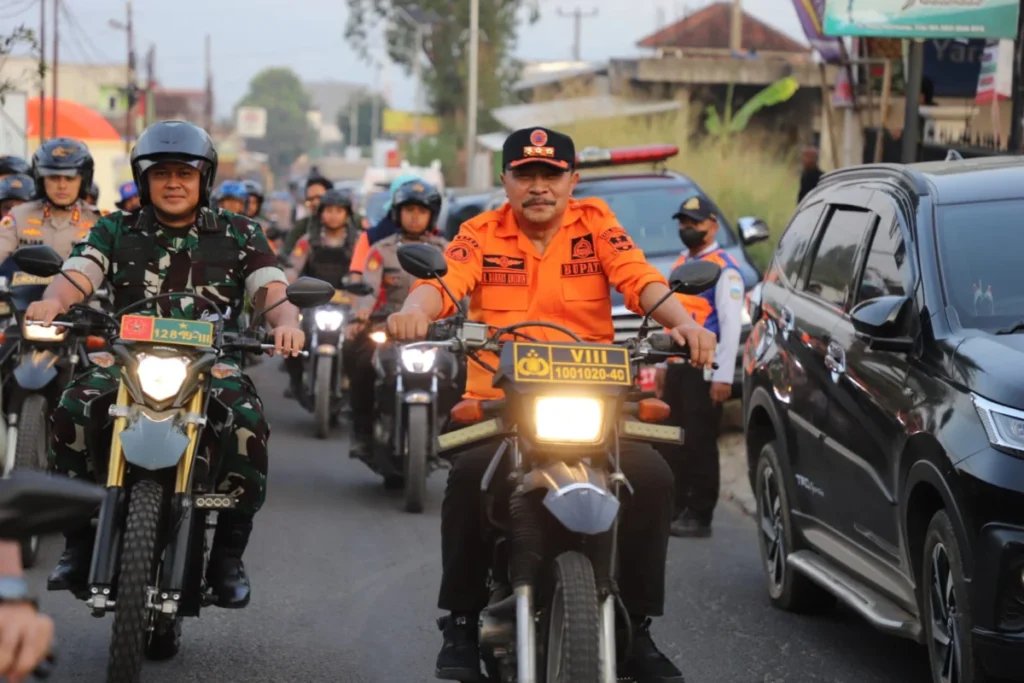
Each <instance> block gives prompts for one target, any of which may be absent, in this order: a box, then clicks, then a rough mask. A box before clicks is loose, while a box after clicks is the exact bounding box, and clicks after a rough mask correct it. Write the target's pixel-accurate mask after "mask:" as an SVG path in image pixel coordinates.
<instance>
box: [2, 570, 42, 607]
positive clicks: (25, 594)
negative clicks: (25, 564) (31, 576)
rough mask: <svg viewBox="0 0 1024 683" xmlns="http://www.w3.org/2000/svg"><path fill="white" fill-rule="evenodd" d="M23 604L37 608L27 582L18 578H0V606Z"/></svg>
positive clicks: (36, 602)
mask: <svg viewBox="0 0 1024 683" xmlns="http://www.w3.org/2000/svg"><path fill="white" fill-rule="evenodd" d="M23 602H27V603H28V604H30V605H32V606H33V607H38V606H39V603H38V601H37V600H36V597H35V596H34V595H33V594H32V591H31V590H30V589H29V587H28V582H27V581H25V579H23V578H21V577H20V576H0V605H7V604H11V603H23Z"/></svg>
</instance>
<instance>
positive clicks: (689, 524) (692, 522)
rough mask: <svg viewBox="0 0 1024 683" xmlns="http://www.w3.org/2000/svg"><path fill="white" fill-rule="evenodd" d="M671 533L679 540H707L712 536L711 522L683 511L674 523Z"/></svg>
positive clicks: (704, 517)
mask: <svg viewBox="0 0 1024 683" xmlns="http://www.w3.org/2000/svg"><path fill="white" fill-rule="evenodd" d="M670 533H671V534H672V535H673V536H675V537H677V538H707V537H709V536H710V535H711V520H710V519H708V518H707V517H706V516H700V515H695V514H693V513H692V512H690V511H689V510H683V512H682V514H680V515H679V516H678V517H676V518H675V520H674V521H673V522H672V527H671V530H670Z"/></svg>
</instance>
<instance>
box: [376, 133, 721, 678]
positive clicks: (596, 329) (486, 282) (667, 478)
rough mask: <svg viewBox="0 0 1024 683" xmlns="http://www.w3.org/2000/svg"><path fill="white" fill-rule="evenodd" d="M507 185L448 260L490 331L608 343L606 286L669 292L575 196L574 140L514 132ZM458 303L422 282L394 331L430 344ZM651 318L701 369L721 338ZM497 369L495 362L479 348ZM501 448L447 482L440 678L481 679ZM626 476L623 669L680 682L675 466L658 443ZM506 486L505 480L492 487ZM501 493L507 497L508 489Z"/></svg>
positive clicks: (649, 301) (476, 389) (676, 306)
mask: <svg viewBox="0 0 1024 683" xmlns="http://www.w3.org/2000/svg"><path fill="white" fill-rule="evenodd" d="M502 161H503V167H504V169H505V170H504V173H503V174H502V182H503V184H504V186H505V192H506V193H507V195H508V198H509V202H508V204H506V205H505V206H503V207H502V208H500V209H498V210H496V211H488V212H486V213H483V214H481V215H479V216H477V217H475V218H473V219H472V220H470V221H468V222H466V223H464V224H463V225H462V228H461V229H460V230H459V234H458V235H457V236H456V238H455V239H454V240H453V241H452V244H451V246H449V247H448V249H447V251H446V252H445V256H446V258H447V261H448V274H447V275H446V276H445V282H446V283H447V285H448V286H449V287H450V288H451V290H452V292H453V293H454V295H455V297H456V298H459V299H461V298H463V297H465V296H469V297H470V306H469V309H470V318H471V319H473V320H474V321H478V322H485V323H488V324H491V325H495V326H499V327H501V326H506V325H509V324H511V323H516V322H522V321H526V320H543V321H546V322H552V323H558V324H560V325H564V326H565V327H568V328H569V329H571V330H573V331H574V332H576V333H577V334H579V335H580V336H581V337H582V338H583V339H585V340H587V341H591V342H599V343H611V342H612V340H613V339H614V329H613V326H612V316H611V297H610V287H609V285H614V286H615V287H616V288H617V289H618V290H619V291H620V292H622V294H623V295H624V296H625V298H626V305H627V306H628V307H629V308H631V309H632V310H633V311H635V312H637V313H641V312H643V311H646V310H649V309H650V308H651V307H653V306H654V305H655V304H656V303H657V302H658V300H659V299H660V298H661V297H662V296H663V295H664V294H665V293H666V292H668V287H667V285H666V283H665V278H664V277H662V275H661V274H660V273H659V272H658V270H657V269H655V268H654V267H652V266H650V265H649V264H648V263H647V262H646V260H645V259H644V255H643V252H641V251H640V249H638V248H637V247H636V245H635V244H634V243H633V241H632V239H630V237H629V235H628V234H627V233H626V231H625V230H624V229H623V228H622V226H620V225H619V223H618V220H617V219H616V217H615V214H613V213H612V211H611V209H609V208H608V205H607V204H606V203H605V202H604V201H602V200H600V199H585V200H582V201H576V200H574V199H572V191H573V188H574V187H575V186H576V182H577V181H578V179H579V176H578V174H577V173H576V172H575V170H574V164H575V162H576V150H575V145H574V144H573V141H572V138H570V137H568V136H566V135H563V134H561V133H557V132H555V131H551V130H547V129H544V128H527V129H523V130H519V131H516V132H515V133H512V134H511V135H510V136H509V137H508V139H507V140H506V141H505V145H504V149H503V151H502ZM454 311H455V307H454V305H453V304H452V302H451V301H449V300H447V299H446V298H443V296H442V293H441V288H440V286H439V285H438V284H437V283H436V282H426V281H420V282H418V283H416V285H415V286H414V288H413V290H412V292H411V294H410V295H409V297H408V299H406V302H405V304H404V306H403V308H402V311H401V312H399V313H396V314H393V315H392V316H391V317H390V318H389V320H388V327H389V329H390V332H391V334H392V336H393V337H395V338H397V339H417V338H422V337H423V336H424V335H425V334H426V332H427V327H428V325H429V323H430V322H431V321H432V320H435V319H437V318H439V317H443V316H447V315H451V314H452V313H454ZM654 318H655V319H656V320H657V321H658V322H659V323H661V324H662V325H664V326H665V327H667V328H669V329H670V330H671V334H672V336H673V337H675V338H676V340H677V341H678V342H679V343H681V344H685V345H687V346H689V348H690V350H691V354H692V356H693V362H694V363H695V364H698V365H707V364H710V363H711V361H712V358H713V355H714V348H715V338H714V335H713V334H711V333H709V332H707V331H705V330H704V329H703V328H701V327H700V326H699V325H698V324H697V323H696V322H695V321H694V320H693V318H691V317H690V316H689V315H687V313H686V311H685V309H684V308H683V307H682V305H681V304H680V303H679V302H678V301H676V300H675V299H674V298H670V299H669V300H668V301H667V302H665V304H663V305H662V306H661V307H660V308H658V310H657V312H656V313H655V314H654ZM522 332H524V333H525V334H529V335H531V336H533V337H534V338H537V339H541V340H548V341H566V340H567V337H565V336H564V335H560V334H558V333H557V332H556V331H554V330H552V329H550V328H533V329H524V330H522ZM481 359H482V360H484V362H487V363H488V364H489V365H491V366H496V365H497V362H496V359H495V358H494V356H493V355H490V357H489V358H488V354H481ZM491 381H492V377H491V375H490V374H489V373H488V372H487V371H486V370H485V369H484V368H482V367H480V366H478V365H477V364H476V363H470V370H469V378H468V382H467V387H466V388H467V393H466V396H467V397H476V398H495V397H499V396H501V392H500V391H499V390H497V389H495V388H493V387H492V386H491ZM493 451H494V449H493V447H490V446H483V447H481V448H479V449H476V450H470V451H467V452H465V453H463V454H461V455H459V456H458V457H457V458H456V459H455V461H454V462H453V464H452V468H451V470H450V471H449V475H448V487H447V489H446V491H445V497H444V503H443V505H442V508H441V537H442V540H441V543H442V548H441V553H442V564H443V576H442V579H441V591H440V596H439V598H438V607H440V608H441V609H443V610H446V611H448V612H450V615H449V616H446V617H443V618H442V619H440V620H439V625H440V626H441V628H442V630H443V632H444V645H443V646H442V648H441V652H440V654H439V655H438V658H437V667H436V672H435V674H436V676H437V677H438V678H441V679H446V680H456V681H475V680H479V678H480V657H479V647H478V643H477V631H476V624H477V614H478V613H479V611H480V610H481V609H482V608H483V607H484V606H486V604H487V584H486V577H487V570H488V564H489V563H488V559H489V558H488V557H487V552H486V551H485V548H484V545H483V538H484V536H483V529H482V528H481V514H480V505H481V499H480V480H481V478H482V476H483V473H484V470H485V469H486V467H487V465H488V463H489V461H490V458H491V457H492V456H493ZM621 453H622V468H623V471H624V472H625V474H626V476H627V477H628V479H629V481H630V483H631V484H632V485H633V488H634V491H635V495H634V496H633V497H632V500H631V501H629V503H628V504H627V505H626V506H624V510H623V515H622V519H621V521H620V527H619V529H620V533H619V539H620V541H619V542H620V551H621V552H620V571H619V582H618V585H619V589H620V595H621V598H622V600H623V602H624V603H625V605H626V608H627V611H628V612H629V614H630V620H631V622H632V623H631V626H632V629H633V647H632V650H631V651H630V655H629V657H628V658H627V659H626V660H625V661H624V662H623V665H622V667H620V670H619V673H620V675H621V676H622V677H630V678H632V679H634V680H635V681H637V683H654V682H655V681H682V676H681V674H680V672H679V669H677V668H676V667H675V665H674V664H672V662H671V661H669V659H668V658H667V657H665V655H663V654H662V653H661V652H660V651H659V650H658V648H657V647H656V646H655V644H654V641H653V640H652V639H651V636H650V631H649V625H650V618H651V617H655V616H660V615H661V614H662V610H663V607H664V591H665V556H666V552H667V547H668V536H669V524H670V523H671V521H672V512H673V486H672V472H671V470H670V469H669V467H668V465H667V464H666V463H665V461H664V459H662V457H661V456H660V455H659V454H658V453H657V452H656V451H655V450H654V449H653V448H650V447H648V446H642V445H632V444H630V445H626V444H623V445H622V451H621ZM503 480H506V478H504V477H501V476H496V477H495V478H494V481H503ZM508 493H509V491H505V492H504V495H508Z"/></svg>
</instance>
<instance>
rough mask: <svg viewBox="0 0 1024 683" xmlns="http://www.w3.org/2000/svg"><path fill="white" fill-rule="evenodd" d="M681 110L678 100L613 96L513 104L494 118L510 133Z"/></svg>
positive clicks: (503, 108) (502, 109)
mask: <svg viewBox="0 0 1024 683" xmlns="http://www.w3.org/2000/svg"><path fill="white" fill-rule="evenodd" d="M679 108H680V103H679V102H678V101H676V100H671V101H666V102H637V101H632V100H627V99H625V98H623V97H615V96H614V95H597V96H594V97H576V98H572V99H567V100H552V101H550V102H537V103H534V104H513V105H511V106H508V107H501V108H499V109H494V110H492V111H491V116H492V117H493V118H494V120H495V121H497V122H498V123H500V124H501V125H502V126H504V127H505V128H506V129H508V130H518V129H520V128H527V127H529V126H547V127H554V126H563V125H566V124H569V123H575V122H577V121H589V120H592V119H609V118H615V117H619V116H640V115H645V114H660V113H663V112H669V111H673V110H676V109H679Z"/></svg>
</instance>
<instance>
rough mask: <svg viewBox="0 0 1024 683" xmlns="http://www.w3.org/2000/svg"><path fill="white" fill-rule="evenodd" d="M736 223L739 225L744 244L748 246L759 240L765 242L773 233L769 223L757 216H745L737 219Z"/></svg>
mask: <svg viewBox="0 0 1024 683" xmlns="http://www.w3.org/2000/svg"><path fill="white" fill-rule="evenodd" d="M736 225H737V226H739V229H740V238H741V239H742V240H743V244H745V245H746V246H748V247H749V246H750V245H752V244H757V243H758V242H764V241H765V240H766V239H768V238H769V237H771V235H772V231H771V230H769V229H768V224H767V223H765V222H764V221H763V220H761V219H760V218H757V217H755V216H743V217H742V218H740V219H739V220H738V221H736Z"/></svg>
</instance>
